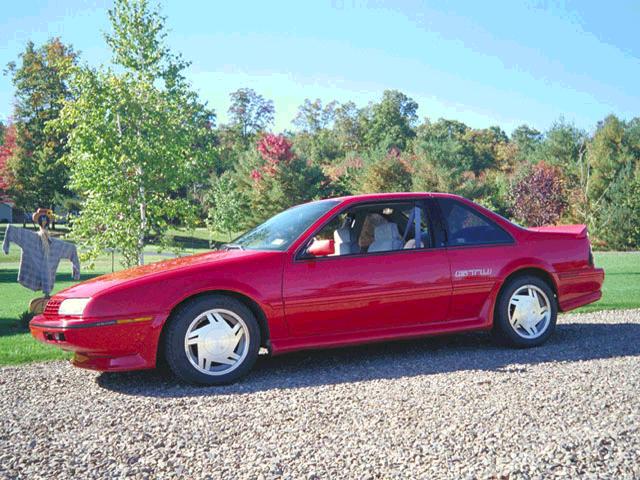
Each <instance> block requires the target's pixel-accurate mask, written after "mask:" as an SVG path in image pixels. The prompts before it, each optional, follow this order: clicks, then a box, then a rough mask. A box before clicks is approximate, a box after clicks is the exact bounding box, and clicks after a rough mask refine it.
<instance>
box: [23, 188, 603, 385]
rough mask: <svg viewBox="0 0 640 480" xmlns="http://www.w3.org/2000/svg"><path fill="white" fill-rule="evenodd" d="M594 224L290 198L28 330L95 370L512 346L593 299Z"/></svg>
mask: <svg viewBox="0 0 640 480" xmlns="http://www.w3.org/2000/svg"><path fill="white" fill-rule="evenodd" d="M603 280H604V271H603V270H602V269H600V268H595V266H594V262H593V255H592V253H591V247H590V243H589V238H588V236H587V231H586V227H585V226H584V225H570V226H556V227H540V228H528V229H527V228H522V227H519V226H517V225H515V224H513V223H511V222H509V221H508V220H506V219H504V218H502V217H501V216H499V215H497V214H495V213H493V212H491V211H489V210H487V209H485V208H483V207H481V206H479V205H476V204H474V203H473V202H471V201H469V200H466V199H464V198H461V197H459V196H455V195H447V194H438V193H394V194H373V195H360V196H351V197H343V198H335V199H329V200H321V201H317V202H311V203H307V204H304V205H299V206H297V207H293V208H290V209H289V210H286V211H284V212H282V213H280V214H278V215H276V216H274V217H273V218H271V219H269V220H267V221H266V222H265V223H263V224H262V225H259V226H258V227H256V228H254V229H253V230H250V231H249V232H247V233H245V234H244V235H242V236H241V237H239V238H238V239H236V240H235V241H234V242H233V243H230V244H227V245H224V246H223V248H222V249H221V250H218V251H213V252H208V253H203V254H200V255H195V256H191V257H183V258H178V259H174V260H169V261H164V262H159V263H154V264H150V265H146V266H142V267H137V268H133V269H130V270H125V271H122V272H117V273H113V274H110V275H105V276H101V277H97V278H94V279H92V280H89V281H87V282H83V283H80V284H78V285H75V286H73V287H71V288H68V289H66V290H64V291H62V292H60V293H58V294H57V295H55V296H54V297H52V298H51V300H50V301H49V303H48V304H47V306H46V309H45V311H44V314H43V315H40V316H37V317H35V318H34V319H33V320H32V321H31V325H30V327H31V333H32V335H33V336H34V337H35V338H36V339H38V340H40V341H42V342H45V343H48V344H52V345H57V346H59V347H60V348H62V349H64V350H71V351H73V352H74V353H75V354H74V357H73V364H74V365H76V366H78V367H84V368H92V369H96V370H107V371H122V370H136V369H145V368H154V367H155V366H156V365H157V364H158V363H159V362H160V361H161V360H163V361H164V362H166V364H168V366H169V367H170V369H171V370H172V371H173V372H174V373H175V375H176V376H177V377H178V378H180V379H182V380H184V381H187V382H195V383H202V384H223V383H228V382H232V381H234V380H236V379H238V378H240V377H241V376H242V375H244V374H246V373H247V372H248V371H249V370H250V369H251V367H252V365H253V364H254V362H255V360H256V357H257V356H258V352H259V350H260V348H261V347H264V348H266V349H267V350H268V351H269V352H271V353H272V354H280V353H285V352H290V351H293V350H300V349H306V348H322V347H337V346H341V345H349V344H359V343H365V342H374V341H382V340H390V339H397V338H412V337H419V336H425V335H434V334H443V333H453V332H463V331H469V330H492V331H493V332H494V333H495V334H496V336H497V337H498V338H499V339H501V340H502V341H503V342H506V343H508V344H510V345H513V346H515V347H533V346H536V345H540V344H541V343H543V342H544V341H546V340H547V339H548V338H549V336H550V335H551V334H552V332H553V330H554V327H555V324H556V318H557V314H558V311H561V312H566V311H568V310H571V309H573V308H576V307H580V306H582V305H586V304H588V303H591V302H595V301H596V300H598V299H599V298H600V296H601V290H600V289H601V287H602V282H603Z"/></svg>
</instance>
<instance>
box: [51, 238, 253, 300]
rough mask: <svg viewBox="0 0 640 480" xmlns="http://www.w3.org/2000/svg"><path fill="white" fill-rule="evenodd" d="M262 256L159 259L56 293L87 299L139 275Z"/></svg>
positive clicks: (241, 253) (223, 253) (232, 253)
mask: <svg viewBox="0 0 640 480" xmlns="http://www.w3.org/2000/svg"><path fill="white" fill-rule="evenodd" d="M261 254H262V255H264V254H265V252H261V251H257V250H235V249H234V250H220V251H213V252H205V253H201V254H198V255H191V256H188V257H179V258H172V259H170V260H164V261H161V262H156V263H150V264H148V265H143V266H139V267H133V268H129V269H127V270H122V271H119V272H115V273H109V274H107V275H101V276H99V277H95V278H92V279H90V280H87V281H84V282H81V283H78V284H76V285H74V286H72V287H69V288H67V289H65V290H62V291H60V292H58V293H57V294H56V296H59V297H65V298H70V297H71V298H88V297H93V296H94V295H95V294H96V293H98V292H103V291H105V290H109V289H111V288H113V287H117V286H120V285H123V284H127V283H131V282H134V281H136V280H139V279H142V278H149V277H155V276H158V277H161V276H166V275H168V274H171V273H173V272H177V271H180V270H189V269H192V268H197V267H198V266H203V267H206V266H208V265H211V266H212V267H217V266H222V265H223V264H225V263H227V262H232V261H238V260H241V259H244V258H247V259H249V258H251V257H254V256H256V255H261Z"/></svg>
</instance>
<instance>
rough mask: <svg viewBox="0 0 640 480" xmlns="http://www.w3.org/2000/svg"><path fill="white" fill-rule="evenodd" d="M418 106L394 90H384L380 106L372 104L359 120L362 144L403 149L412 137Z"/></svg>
mask: <svg viewBox="0 0 640 480" xmlns="http://www.w3.org/2000/svg"><path fill="white" fill-rule="evenodd" d="M417 111H418V104H417V103H416V102H415V101H414V100H413V99H411V98H409V97H407V96H406V95H405V94H404V93H402V92H399V91H397V90H385V91H384V93H383V94H382V100H381V101H380V103H376V104H373V105H371V107H370V109H369V112H368V115H366V116H364V117H363V118H362V122H363V129H364V131H365V141H366V143H367V146H368V147H370V148H378V147H380V148H384V149H390V148H392V147H396V148H399V149H400V150H404V149H405V147H406V146H407V142H408V140H409V139H410V138H412V137H414V136H415V131H414V126H415V123H416V121H417V120H418V115H417Z"/></svg>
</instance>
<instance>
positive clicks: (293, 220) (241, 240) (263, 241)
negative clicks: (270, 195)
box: [229, 200, 339, 250]
mask: <svg viewBox="0 0 640 480" xmlns="http://www.w3.org/2000/svg"><path fill="white" fill-rule="evenodd" d="M338 203H339V201H338V200H322V201H319V202H312V203H305V204H304V205H298V206H297V207H292V208H290V209H289V210H285V211H284V212H281V213H279V214H277V215H276V216H274V217H271V218H270V219H269V220H267V221H266V222H264V223H263V224H261V225H258V226H257V227H255V228H254V229H253V230H249V231H248V232H247V233H245V234H243V235H241V236H240V237H238V238H236V239H235V240H234V241H233V242H231V244H230V245H229V246H230V247H235V248H245V249H248V250H286V249H287V248H288V247H289V245H291V244H292V243H293V241H294V240H295V239H297V238H298V237H299V236H300V235H302V233H303V232H304V231H305V230H306V229H307V228H309V227H310V226H311V225H312V224H313V223H314V222H315V221H316V220H317V219H318V218H320V217H321V216H322V215H324V214H325V213H327V212H328V211H329V210H331V209H332V208H333V207H335V206H336V205H337V204H338Z"/></svg>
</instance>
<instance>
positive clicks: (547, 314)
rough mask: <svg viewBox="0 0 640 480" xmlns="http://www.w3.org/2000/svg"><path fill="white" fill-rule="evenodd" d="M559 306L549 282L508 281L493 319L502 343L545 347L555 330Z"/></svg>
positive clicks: (534, 279)
mask: <svg viewBox="0 0 640 480" xmlns="http://www.w3.org/2000/svg"><path fill="white" fill-rule="evenodd" d="M557 318H558V304H557V301H556V296H555V294H554V293H553V290H552V289H551V287H550V286H549V284H548V283H547V282H545V281H544V280H542V279H540V278H538V277H534V276H531V275H522V276H519V277H516V278H513V279H512V280H509V281H508V282H507V283H506V284H505V285H504V287H503V288H502V290H501V292H500V295H499V297H498V300H497V301H496V307H495V312H494V318H493V320H494V321H493V333H494V336H495V337H496V338H497V340H499V341H500V342H501V343H505V344H507V345H510V346H513V347H517V348H528V347H536V346H538V345H542V344H543V343H544V342H546V341H547V340H548V338H549V337H550V336H551V334H552V333H553V331H554V329H555V327H556V321H557Z"/></svg>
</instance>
